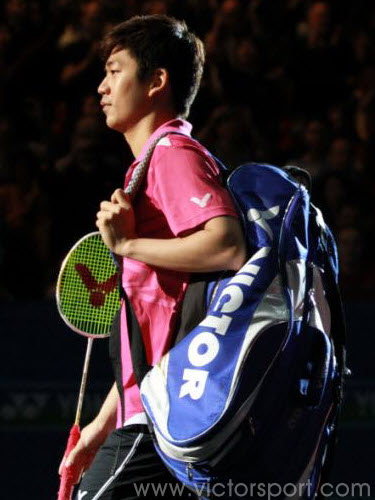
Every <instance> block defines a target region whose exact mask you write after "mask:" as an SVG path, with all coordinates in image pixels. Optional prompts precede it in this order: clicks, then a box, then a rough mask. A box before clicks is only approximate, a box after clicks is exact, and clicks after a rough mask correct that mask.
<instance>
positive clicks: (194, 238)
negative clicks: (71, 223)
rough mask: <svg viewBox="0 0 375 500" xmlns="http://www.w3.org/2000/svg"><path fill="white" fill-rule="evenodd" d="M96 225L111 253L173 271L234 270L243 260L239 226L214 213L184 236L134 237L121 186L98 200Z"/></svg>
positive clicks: (128, 210)
mask: <svg viewBox="0 0 375 500" xmlns="http://www.w3.org/2000/svg"><path fill="white" fill-rule="evenodd" d="M96 225H97V227H98V228H99V230H100V232H101V235H102V237H103V240H104V242H105V243H106V245H107V246H108V247H109V248H110V250H112V251H113V252H114V253H116V254H118V255H121V256H123V257H130V258H131V259H134V260H138V261H141V262H145V263H146V264H150V265H153V266H158V267H162V268H166V269H171V270H174V271H186V272H210V271H219V270H225V269H232V270H235V271H237V270H238V269H240V268H241V267H242V265H243V264H244V263H245V260H246V243H245V239H244V236H243V232H242V228H241V225H240V223H239V221H238V220H237V219H235V218H234V217H229V216H222V217H214V218H213V219H210V220H208V221H207V222H206V223H204V224H203V225H202V226H201V227H199V228H198V229H197V230H196V231H195V232H193V233H192V234H189V235H188V236H185V237H176V238H172V239H151V238H137V236H136V234H135V231H134V226H135V224H134V213H133V209H132V206H131V204H130V203H129V201H128V198H127V196H126V195H125V194H124V192H123V191H122V190H121V189H118V190H116V191H115V192H114V193H113V195H112V198H111V201H110V202H109V201H104V202H102V203H101V205H100V211H99V212H98V214H97V221H96Z"/></svg>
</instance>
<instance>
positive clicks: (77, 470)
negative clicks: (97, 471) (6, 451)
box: [59, 420, 106, 484]
mask: <svg viewBox="0 0 375 500" xmlns="http://www.w3.org/2000/svg"><path fill="white" fill-rule="evenodd" d="M105 438H106V433H105V432H103V430H102V428H101V427H100V426H99V425H98V423H97V422H96V420H94V421H93V422H91V423H90V424H89V425H87V426H86V427H85V428H84V429H82V432H81V437H80V439H79V441H78V443H77V444H76V446H75V448H74V449H73V450H72V451H71V452H70V453H69V455H68V456H67V457H66V458H63V459H62V461H61V464H60V468H59V474H60V475H61V474H62V471H63V467H70V468H71V470H72V471H73V475H74V484H75V483H78V481H79V479H80V477H81V475H82V473H83V472H84V471H85V470H87V469H88V468H89V467H90V465H91V462H92V461H93V460H94V457H95V455H96V452H97V451H98V449H99V447H100V446H101V444H102V443H103V441H104V440H105Z"/></svg>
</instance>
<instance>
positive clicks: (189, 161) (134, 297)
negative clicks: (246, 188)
mask: <svg viewBox="0 0 375 500" xmlns="http://www.w3.org/2000/svg"><path fill="white" fill-rule="evenodd" d="M191 128H192V127H191V125H190V124H189V123H188V122H186V121H183V120H179V119H176V120H172V121H169V122H167V123H165V124H164V125H162V126H161V127H159V128H158V129H157V130H156V131H155V132H154V133H153V134H152V136H151V137H150V138H149V140H148V141H147V143H146V144H145V145H144V147H143V149H142V151H141V153H140V155H139V157H138V158H137V159H136V160H135V161H134V163H133V164H132V165H131V166H130V168H129V170H128V172H127V174H126V177H125V186H127V184H128V182H129V180H130V177H131V173H132V171H133V169H134V168H135V166H136V165H137V164H138V163H139V162H140V161H141V160H142V158H143V157H144V155H145V154H146V152H147V150H148V148H149V146H150V145H151V144H152V143H153V142H154V140H155V139H156V138H157V137H158V136H159V135H161V134H162V133H164V132H168V131H171V132H176V131H178V132H181V133H182V134H184V135H180V134H179V135H176V134H170V135H167V136H166V137H164V138H162V139H161V140H160V141H159V143H158V144H157V146H156V147H155V150H154V153H153V155H152V158H151V161H150V165H149V167H148V171H147V176H146V181H145V182H144V183H143V185H142V186H141V188H140V191H139V193H138V195H137V196H136V198H135V200H134V203H133V207H134V212H135V219H136V234H137V235H138V236H139V237H145V238H174V237H176V236H181V235H184V234H186V233H187V232H189V231H191V230H194V228H197V226H199V225H200V224H202V223H204V222H207V221H208V220H209V219H212V218H213V217H218V216H223V215H229V216H233V217H236V218H237V214H236V211H235V208H234V206H233V203H232V201H231V198H230V195H229V194H228V192H227V190H226V189H225V188H224V187H223V186H222V185H221V182H220V177H219V169H218V167H217V165H216V163H215V161H214V160H213V159H212V158H211V157H210V155H209V154H208V152H207V151H206V150H205V149H204V148H203V146H201V145H200V144H199V143H198V142H196V141H194V140H193V139H192V138H191V137H190V132H191ZM188 282H189V274H188V273H183V272H176V271H170V270H167V269H161V268H157V267H154V266H150V265H148V264H144V263H143V262H139V261H135V260H132V259H128V258H124V261H123V275H122V284H123V287H124V289H125V291H126V293H127V295H128V297H129V299H130V301H131V303H132V305H133V308H134V310H135V314H136V316H137V319H138V322H139V324H140V327H141V331H142V336H143V339H144V342H145V345H146V352H147V358H148V362H149V364H150V365H154V364H156V363H157V362H158V361H159V359H160V358H161V356H162V355H163V354H165V353H166V352H167V351H168V349H169V348H170V340H171V336H172V332H173V328H174V326H175V324H176V319H177V315H178V313H179V308H180V305H181V302H182V299H183V297H184V294H185V291H186V287H187V284H188ZM121 360H122V374H123V388H124V402H125V422H128V421H129V419H131V418H132V421H134V416H135V415H137V414H140V413H142V412H143V407H142V403H141V400H140V397H139V388H138V386H137V384H136V381H135V378H134V374H133V368H132V361H131V354H130V347H129V338H128V333H127V324H126V316H125V312H124V308H123V309H122V312H121ZM120 415H121V411H120V408H119V409H118V419H117V427H121V425H122V424H121V416H120Z"/></svg>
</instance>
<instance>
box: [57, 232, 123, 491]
mask: <svg viewBox="0 0 375 500" xmlns="http://www.w3.org/2000/svg"><path fill="white" fill-rule="evenodd" d="M118 274H119V269H118V267H117V266H116V265H115V261H114V259H113V257H112V254H111V252H110V251H109V249H108V248H107V247H106V245H105V244H104V242H103V240H102V237H101V236H100V233H99V232H94V233H90V234H87V235H86V236H84V237H83V238H81V239H80V240H79V241H78V242H77V243H76V244H75V245H74V246H73V248H72V249H71V250H70V252H69V253H68V255H67V256H66V257H65V259H64V261H63V263H62V266H61V269H60V273H59V277H58V280H57V287H56V302H57V307H58V310H59V313H60V316H61V317H62V319H63V320H64V321H65V323H66V324H67V325H68V326H69V327H70V328H71V329H72V330H73V331H75V332H77V333H79V334H81V335H84V336H86V337H88V341H87V348H86V356H85V362H84V367H83V374H82V380H81V386H80V390H79V396H78V404H77V411H76V417H75V421H74V425H73V426H72V428H71V429H70V433H69V439H68V443H67V446H66V449H65V452H64V458H65V459H66V458H67V456H68V455H69V453H70V452H71V451H72V450H73V448H74V447H75V446H76V444H77V442H78V440H79V438H80V428H79V422H80V419H81V413H82V404H83V397H84V393H85V389H86V381H87V373H88V366H89V361H90V355H91V349H92V343H93V339H94V338H103V337H107V336H108V335H109V334H110V330H111V325H112V322H113V319H114V317H115V315H116V313H117V311H118V309H119V307H120V296H119V287H118ZM76 476H77V474H76V471H75V470H74V469H73V467H63V470H62V475H61V479H60V488H59V492H58V500H70V498H71V495H72V491H73V488H74V478H75V477H76Z"/></svg>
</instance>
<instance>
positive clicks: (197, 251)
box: [60, 16, 246, 500]
mask: <svg viewBox="0 0 375 500" xmlns="http://www.w3.org/2000/svg"><path fill="white" fill-rule="evenodd" d="M103 55H104V59H105V60H106V65H105V68H106V76H105V78H104V80H103V81H102V82H101V84H100V86H99V88H98V91H99V93H100V94H101V96H102V99H101V105H102V107H103V111H104V114H105V116H106V123H107V125H108V126H109V127H110V128H112V129H114V130H117V131H119V132H120V133H122V134H123V135H124V138H125V140H126V141H127V142H128V144H129V145H130V148H131V150H132V152H133V154H134V157H135V158H136V160H135V162H134V163H133V164H132V165H131V167H130V168H129V170H128V172H127V175H126V178H125V186H127V185H128V183H129V180H130V178H131V175H132V173H133V170H134V168H135V167H136V166H137V165H138V164H139V162H140V161H141V160H142V159H143V158H144V156H145V154H146V152H147V150H148V149H149V147H150V145H151V144H153V143H154V142H155V140H156V139H157V138H158V137H159V136H160V135H161V134H164V133H165V132H170V134H168V135H166V136H164V137H163V138H162V139H161V140H160V141H159V142H158V144H157V146H156V147H155V150H154V152H153V155H152V157H151V161H150V165H149V167H148V171H147V174H146V179H145V182H144V183H143V184H142V186H141V187H140V190H139V193H138V195H137V196H136V198H135V199H134V202H131V201H130V199H129V197H128V196H126V195H125V193H124V191H123V190H121V189H118V190H116V191H115V192H114V193H113V195H112V197H111V200H110V201H103V202H102V203H101V205H100V211H99V212H98V214H97V221H96V224H97V227H98V228H99V230H100V232H101V234H102V237H103V240H104V241H105V243H106V245H107V246H108V247H109V249H110V250H111V251H112V252H114V253H115V254H117V255H118V256H119V257H121V258H122V260H123V275H122V285H123V287H124V289H125V291H126V293H127V295H128V297H129V299H130V301H131V303H132V306H133V308H134V310H135V313H136V316H137V319H138V322H139V324H140V327H141V331H142V337H143V340H144V342H145V345H146V351H147V357H148V362H149V364H151V365H154V364H155V363H156V362H157V361H158V360H159V359H160V357H161V356H162V355H163V354H164V353H166V352H167V351H168V349H169V348H170V343H171V336H172V334H173V330H174V327H175V325H176V320H177V317H178V313H179V310H180V307H181V303H182V299H183V297H184V294H185V292H186V288H187V285H188V283H189V279H190V273H197V272H198V273H199V272H210V271H219V270H227V269H231V270H238V269H240V267H241V266H242V265H243V264H244V262H245V258H246V247H245V242H244V238H243V235H242V229H241V226H240V223H239V221H238V219H237V215H236V212H235V209H234V207H233V205H232V202H231V199H230V197H229V195H228V193H227V191H226V190H225V189H224V188H223V186H222V185H221V184H220V180H219V172H218V168H217V166H216V164H215V162H214V161H213V160H212V158H211V157H210V155H209V154H208V153H207V151H206V150H205V149H204V148H203V147H202V146H201V145H200V144H199V143H197V142H196V141H194V140H193V139H192V138H191V137H190V131H191V125H190V124H189V123H188V122H186V121H184V120H183V119H182V118H183V117H186V116H187V114H188V112H189V108H190V105H191V103H192V101H193V99H194V97H195V95H196V92H197V90H198V87H199V82H200V79H201V75H202V70H203V62H204V49H203V45H202V43H201V41H200V40H199V39H197V38H196V37H195V36H194V35H193V34H192V33H190V32H189V31H188V29H187V27H186V25H185V24H184V23H183V22H179V21H176V20H175V19H172V18H168V17H166V16H145V17H135V18H132V19H130V20H128V21H126V22H125V23H122V24H120V25H118V26H116V27H115V28H114V29H113V30H112V31H111V32H110V33H109V34H108V35H107V36H106V38H105V40H104V42H103ZM176 132H177V133H176ZM120 324H121V348H120V350H121V352H120V353H119V355H120V357H121V367H122V389H123V396H124V398H123V399H124V403H125V404H124V407H125V412H124V421H123V419H122V412H121V405H120V398H119V392H118V390H117V387H116V385H114V386H113V387H112V389H111V391H110V393H109V395H108V397H107V399H106V401H105V402H104V404H103V406H102V408H101V410H100V412H99V414H98V416H97V417H96V418H95V420H94V421H93V422H91V423H90V424H89V425H88V426H86V427H85V428H84V429H83V430H82V435H81V439H80V441H79V442H78V444H77V446H76V448H75V449H74V450H73V451H72V452H71V454H70V455H69V457H68V458H67V460H66V462H65V464H62V466H61V467H64V466H71V467H74V469H76V470H86V469H88V468H89V470H87V472H86V473H85V475H84V477H83V479H82V481H81V484H80V486H79V492H78V497H77V498H84V499H85V500H89V499H91V498H94V497H95V495H96V494H97V493H98V492H100V498H102V499H105V498H111V499H112V498H116V499H117V498H118V499H125V498H126V499H129V498H137V497H138V495H137V490H136V488H135V486H137V485H139V484H140V483H143V484H144V485H145V484H146V483H149V482H153V483H154V484H166V483H170V484H173V482H174V481H175V480H174V479H173V478H172V476H171V475H170V474H169V472H168V471H167V469H166V468H165V467H164V465H163V464H162V462H161V460H160V459H159V457H158V456H157V454H156V452H155V451H154V448H153V444H152V440H151V437H150V435H149V434H148V431H147V427H146V425H145V424H146V418H145V414H144V412H143V408H142V404H141V401H140V397H139V388H138V386H137V384H136V382H135V379H134V374H133V370H132V362H131V356H130V348H129V339H128V333H127V324H126V315H125V312H124V310H122V311H121V318H120ZM103 443H104V444H103ZM99 448H100V449H99ZM98 450H99V451H98ZM94 457H95V460H94V461H93V458H94ZM92 461H93V462H92ZM91 462H92V464H91ZM90 464H91V466H90ZM60 470H61V468H60ZM148 494H149V498H154V497H155V493H154V492H153V490H150V491H149V493H148ZM185 495H186V498H189V497H188V492H186V493H185ZM141 496H142V497H146V498H147V495H146V496H145V495H141ZM167 496H168V495H167ZM95 498H96V497H95Z"/></svg>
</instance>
